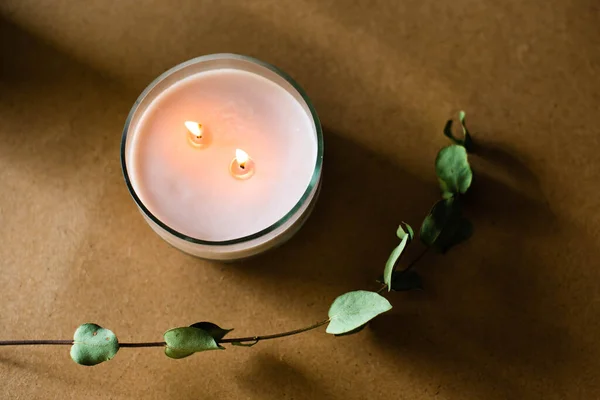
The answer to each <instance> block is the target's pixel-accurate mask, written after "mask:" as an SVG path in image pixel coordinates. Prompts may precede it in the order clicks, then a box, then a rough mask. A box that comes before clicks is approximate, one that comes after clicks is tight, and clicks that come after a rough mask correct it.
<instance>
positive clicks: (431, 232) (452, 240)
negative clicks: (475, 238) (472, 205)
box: [420, 197, 473, 253]
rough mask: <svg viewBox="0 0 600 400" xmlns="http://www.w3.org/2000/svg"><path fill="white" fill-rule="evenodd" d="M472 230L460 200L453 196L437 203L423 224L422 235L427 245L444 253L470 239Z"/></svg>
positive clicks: (422, 239)
mask: <svg viewBox="0 0 600 400" xmlns="http://www.w3.org/2000/svg"><path fill="white" fill-rule="evenodd" d="M472 231H473V227H472V225H471V223H470V222H469V220H467V219H466V218H465V217H463V216H462V215H461V210H460V202H459V200H458V199H457V198H454V197H451V198H448V199H444V200H440V201H438V202H437V203H435V205H434V206H433V208H432V209H431V212H430V213H429V215H428V216H427V217H425V220H424V221H423V225H421V232H420V237H421V241H422V242H423V243H424V244H425V245H426V246H427V247H433V248H435V249H436V250H438V251H440V252H442V253H444V252H446V251H448V249H450V248H451V247H452V246H455V245H457V244H458V243H460V242H462V241H464V240H466V239H468V238H469V237H470V236H471V233H472Z"/></svg>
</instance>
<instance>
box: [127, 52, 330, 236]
mask: <svg viewBox="0 0 600 400" xmlns="http://www.w3.org/2000/svg"><path fill="white" fill-rule="evenodd" d="M222 59H234V60H241V61H249V62H251V63H254V64H257V65H259V66H261V67H264V68H266V69H268V70H270V71H271V72H274V73H275V74H277V75H279V77H281V78H283V79H284V80H285V81H287V82H288V83H289V84H290V85H291V86H292V87H293V88H294V89H295V90H296V91H297V92H298V94H299V95H300V97H302V100H304V102H305V103H306V105H307V107H308V110H309V111H310V114H311V117H312V120H313V123H314V126H315V133H316V136H317V157H316V161H315V166H314V169H313V174H312V176H311V179H310V182H309V183H308V186H307V187H306V189H305V191H304V193H303V194H302V196H301V197H300V199H298V201H297V202H296V204H295V205H294V207H292V208H291V210H290V211H288V212H287V213H286V214H285V215H284V216H283V217H281V218H280V219H279V220H278V221H276V222H275V223H273V224H272V225H270V226H268V227H266V228H264V229H262V230H260V231H258V232H256V233H253V234H251V235H246V236H242V237H240V238H235V239H229V240H221V241H211V240H203V239H197V238H194V237H191V236H188V235H185V234H183V233H181V232H179V231H177V230H175V229H173V228H171V227H170V226H168V225H167V224H165V223H164V222H162V221H161V220H160V219H159V218H158V217H156V216H155V215H154V214H153V213H152V212H150V210H149V209H148V208H147V207H146V205H145V204H144V203H143V202H142V200H141V199H140V198H139V196H138V195H137V193H136V191H135V189H134V187H133V184H132V182H131V179H130V177H129V172H128V169H127V162H126V144H127V137H128V135H127V134H128V132H129V128H130V124H131V120H132V118H133V116H134V114H135V113H136V111H137V110H138V108H139V106H140V104H142V102H143V101H144V99H145V98H146V96H147V95H148V93H150V91H152V89H154V88H155V87H156V85H158V84H159V83H160V82H162V81H163V80H164V79H166V78H167V77H168V76H170V75H172V74H173V73H175V72H178V71H180V70H182V69H184V68H186V67H188V66H190V65H193V64H197V63H200V62H205V61H212V60H222ZM266 79H268V78H266ZM323 150H324V149H323V130H322V128H321V122H320V120H319V117H318V115H317V112H316V110H315V107H314V106H313V104H312V101H311V100H310V98H309V97H308V95H307V94H306V92H305V91H304V89H302V87H301V86H300V85H299V84H298V83H296V81H295V80H294V79H293V78H292V77H291V76H289V75H288V74H287V73H285V72H284V71H282V70H281V69H279V68H277V67H275V66H274V65H271V64H269V63H266V62H264V61H261V60H258V59H256V58H253V57H249V56H243V55H239V54H232V53H218V54H209V55H204V56H200V57H196V58H192V59H191V60H188V61H184V62H182V63H180V64H177V65H175V66H174V67H172V68H170V69H169V70H167V71H165V72H163V73H162V74H160V75H159V76H158V77H157V78H155V79H154V80H153V81H152V82H151V83H150V84H149V85H148V86H146V88H145V89H144V91H143V92H142V93H141V94H140V95H139V96H138V98H137V99H136V101H135V103H133V106H132V107H131V110H130V111H129V114H128V115H127V119H126V120H125V126H124V127H123V134H122V136H121V170H122V172H123V177H124V179H125V184H126V185H127V189H128V190H129V194H130V195H131V197H133V200H134V201H135V203H136V204H137V206H138V207H139V208H140V209H141V210H142V212H143V213H144V215H145V216H146V217H148V218H150V220H151V221H152V222H154V223H155V224H157V225H158V226H159V227H160V228H162V229H164V230H165V231H167V232H168V233H170V234H171V235H173V236H175V237H177V238H179V239H182V240H185V241H186V242H190V243H194V244H199V245H206V246H229V245H235V244H240V243H245V242H250V241H252V240H254V239H258V238H260V237H263V236H265V235H267V234H269V233H271V232H273V231H275V230H276V229H277V228H279V227H281V226H282V225H284V224H285V223H286V222H288V221H289V220H290V219H291V218H292V217H293V216H294V215H296V212H297V211H298V210H299V209H300V208H301V207H302V205H303V204H304V203H306V201H308V200H309V198H310V196H311V194H312V192H313V191H314V190H315V189H316V188H317V186H318V183H319V181H320V177H321V169H322V165H323Z"/></svg>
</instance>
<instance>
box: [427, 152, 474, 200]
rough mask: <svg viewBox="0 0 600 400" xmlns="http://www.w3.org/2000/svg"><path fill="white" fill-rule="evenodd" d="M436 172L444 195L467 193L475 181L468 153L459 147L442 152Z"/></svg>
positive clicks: (436, 165) (436, 162) (437, 162)
mask: <svg viewBox="0 0 600 400" xmlns="http://www.w3.org/2000/svg"><path fill="white" fill-rule="evenodd" d="M435 172H436V174H437V176H438V178H439V181H440V186H441V187H442V192H444V193H453V194H456V193H465V192H466V191H467V189H469V186H471V181H472V180H473V172H472V171H471V166H470V165H469V160H468V158H467V151H466V150H465V148H464V147H463V146H459V145H452V146H448V147H444V148H443V149H442V150H440V152H439V153H438V156H437V158H436V160H435ZM444 197H447V196H444Z"/></svg>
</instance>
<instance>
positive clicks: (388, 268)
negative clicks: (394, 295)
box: [383, 224, 414, 291]
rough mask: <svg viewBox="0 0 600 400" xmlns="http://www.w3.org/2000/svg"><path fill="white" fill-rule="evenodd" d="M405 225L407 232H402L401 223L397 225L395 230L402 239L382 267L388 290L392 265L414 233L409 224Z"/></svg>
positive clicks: (392, 270) (390, 288) (390, 287)
mask: <svg viewBox="0 0 600 400" xmlns="http://www.w3.org/2000/svg"><path fill="white" fill-rule="evenodd" d="M406 226H407V229H408V230H409V233H406V232H404V230H403V229H402V225H400V226H399V227H398V231H397V232H396V234H397V235H398V237H399V238H401V239H402V241H401V242H400V244H399V245H398V246H396V248H394V250H392V253H391V254H390V256H389V257H388V259H387V261H386V263H385V268H384V269H383V282H384V283H385V284H386V285H387V286H388V291H390V290H392V286H391V285H392V284H391V279H392V272H394V267H395V265H396V262H397V261H398V259H399V258H400V256H401V255H402V252H403V251H404V249H405V248H406V245H407V243H408V242H409V241H410V240H411V238H412V235H414V233H413V230H412V228H411V227H410V225H408V224H406Z"/></svg>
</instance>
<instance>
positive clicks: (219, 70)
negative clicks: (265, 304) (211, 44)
mask: <svg viewBox="0 0 600 400" xmlns="http://www.w3.org/2000/svg"><path fill="white" fill-rule="evenodd" d="M322 163H323V134H322V130H321V125H320V122H319V118H318V117H317V114H316V112H315V109H314V107H313V106H312V104H311V102H310V100H309V99H308V97H307V96H306V94H305V93H304V91H303V90H302V89H301V88H300V87H299V86H298V84H297V83H296V82H294V80H292V79H291V78H290V77H289V76H288V75H286V74H285V73H284V72H282V71H280V70H279V69H277V68H275V67H274V66H272V65H269V64H267V63H264V62H262V61H259V60H256V59H253V58H250V57H245V56H240V55H234V54H215V55H208V56H203V57H198V58H195V59H193V60H190V61H187V62H184V63H182V64H180V65H177V66H175V67H174V68H172V69H170V70H168V71H167V72H165V73H164V74H162V75H161V76H159V77H158V78H157V79H156V80H155V81H154V82H152V83H151V84H150V85H149V86H148V87H147V88H146V89H145V90H144V91H143V92H142V94H141V95H140V96H139V98H138V99H137V101H136V102H135V104H134V105H133V107H132V109H131V111H130V113H129V116H128V118H127V121H126V123H125V128H124V130H123V137H122V141H121V166H122V169H123V175H124V177H125V182H126V184H127V188H128V189H129V192H130V193H131V196H132V197H133V199H134V201H135V203H136V204H137V206H138V207H139V209H140V211H141V213H142V215H143V216H144V217H145V219H146V221H147V222H148V224H149V225H150V226H151V227H152V229H153V230H154V231H155V232H156V233H158V234H159V235H160V236H161V237H162V238H163V239H164V240H166V241H167V242H168V243H170V244H171V245H173V246H174V247H176V248H178V249H180V250H182V251H184V252H186V253H189V254H192V255H194V256H198V257H201V258H205V259H213V260H236V259H241V258H246V257H250V256H253V255H256V254H258V253H261V252H263V251H266V250H268V249H270V248H272V247H274V246H277V245H280V244H282V243H283V242H285V241H286V240H288V239H289V238H290V237H291V236H292V235H294V233H296V232H297V230H298V229H299V228H300V227H301V226H302V224H303V223H304V222H305V221H306V219H307V218H308V216H309V214H310V213H311V211H312V209H313V206H314V204H315V201H316V199H317V197H318V192H319V188H320V182H321V167H322Z"/></svg>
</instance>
